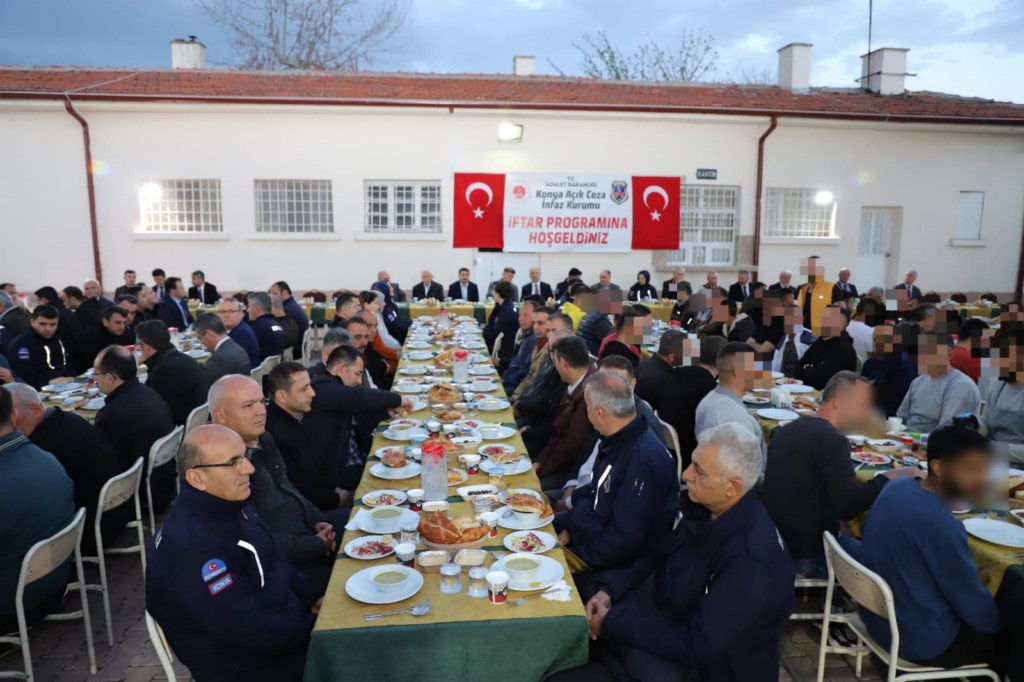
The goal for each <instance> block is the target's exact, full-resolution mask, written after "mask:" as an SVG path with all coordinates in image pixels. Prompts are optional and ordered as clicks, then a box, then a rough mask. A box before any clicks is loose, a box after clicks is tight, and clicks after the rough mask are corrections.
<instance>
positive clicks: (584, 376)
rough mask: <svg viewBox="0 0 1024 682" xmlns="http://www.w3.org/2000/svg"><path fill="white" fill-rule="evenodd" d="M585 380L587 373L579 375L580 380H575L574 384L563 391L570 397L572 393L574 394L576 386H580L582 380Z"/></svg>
mask: <svg viewBox="0 0 1024 682" xmlns="http://www.w3.org/2000/svg"><path fill="white" fill-rule="evenodd" d="M586 378H587V373H586V372H584V373H583V374H581V375H580V378H579V379H577V380H576V383H574V384H571V385H570V386H569V388H567V389H565V390H566V393H568V394H569V395H572V394H573V393H574V392H575V391H576V388H577V387H578V386H579V385H580V384H582V383H583V380H584V379H586Z"/></svg>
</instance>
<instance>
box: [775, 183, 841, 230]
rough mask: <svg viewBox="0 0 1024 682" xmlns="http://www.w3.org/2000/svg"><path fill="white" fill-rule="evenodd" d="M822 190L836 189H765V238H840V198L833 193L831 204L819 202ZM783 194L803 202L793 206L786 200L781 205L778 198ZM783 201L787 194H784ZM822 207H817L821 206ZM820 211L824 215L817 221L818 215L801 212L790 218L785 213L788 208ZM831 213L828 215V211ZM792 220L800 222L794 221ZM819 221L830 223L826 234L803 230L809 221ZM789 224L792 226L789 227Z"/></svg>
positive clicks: (790, 209) (789, 209)
mask: <svg viewBox="0 0 1024 682" xmlns="http://www.w3.org/2000/svg"><path fill="white" fill-rule="evenodd" d="M798 192H799V193H801V194H802V196H801V197H795V196H793V195H795V194H796V193H798ZM819 192H830V193H832V190H829V189H826V188H820V187H819V188H811V187H768V188H767V189H766V190H765V197H764V223H763V226H762V227H763V230H764V237H765V238H767V239H778V240H783V241H789V240H793V241H799V240H812V241H813V240H821V241H827V240H834V239H836V238H838V236H839V235H838V234H836V213H837V211H838V207H839V199H838V197H836V196H835V194H834V193H832V201H831V202H830V203H829V204H818V203H817V201H816V200H815V197H816V196H817V195H818V193H819ZM779 193H785V194H788V195H789V198H790V199H793V200H796V201H799V202H800V204H801V205H798V206H793V205H786V203H783V204H782V205H781V206H779V205H778V204H777V201H778V199H777V197H778V196H779ZM782 198H783V200H785V199H786V198H787V197H786V196H785V195H783V197H782ZM819 206H820V208H816V207H819ZM797 210H799V211H801V212H807V211H817V212H819V213H821V214H822V215H821V216H819V217H818V218H817V220H815V217H814V216H806V215H800V216H796V217H789V218H787V216H786V215H785V214H786V212H787V211H789V212H794V211H797ZM825 213H827V214H828V216H827V217H825V216H824V214H825ZM791 221H796V223H795V224H794V223H793V222H791ZM814 222H817V223H818V224H819V226H820V225H821V224H823V222H827V226H826V230H825V234H821V230H820V229H817V230H814V232H816V233H815V234H810V233H809V232H810V230H805V229H800V228H801V227H802V226H804V225H805V224H810V223H814ZM787 224H788V225H789V227H787Z"/></svg>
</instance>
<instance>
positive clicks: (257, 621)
mask: <svg viewBox="0 0 1024 682" xmlns="http://www.w3.org/2000/svg"><path fill="white" fill-rule="evenodd" d="M176 463H177V469H178V475H179V477H180V478H181V492H180V493H179V494H178V498H177V499H176V500H175V502H174V506H173V507H172V508H171V512H170V514H169V515H168V516H167V520H166V521H165V522H164V525H163V527H162V528H161V529H160V531H159V532H158V533H157V535H156V538H154V540H153V542H152V543H151V544H150V546H149V547H148V550H147V558H148V565H147V569H146V609H147V610H148V611H149V613H150V614H151V615H152V616H153V618H154V619H156V621H157V622H158V623H160V625H161V626H162V627H163V629H164V632H165V633H166V634H167V639H168V641H169V642H170V644H171V647H172V648H173V649H174V652H175V653H176V654H178V657H179V658H181V660H182V662H183V663H185V665H187V666H188V668H189V671H190V672H191V673H192V676H193V677H194V678H196V679H197V680H224V681H226V682H232V681H238V682H241V681H242V680H246V681H247V682H251V681H257V682H258V681H263V680H265V681H267V682H269V681H271V680H298V679H302V672H303V666H304V662H305V657H306V648H307V647H308V646H309V633H310V631H311V630H312V628H313V623H314V621H315V620H316V618H315V614H316V613H318V612H319V610H320V602H321V598H322V595H323V590H320V589H318V588H317V587H316V586H314V585H312V584H311V583H310V582H309V581H308V580H306V579H305V578H304V576H302V574H301V573H299V572H298V571H296V570H295V568H294V567H293V566H292V565H291V564H289V563H288V561H287V559H285V557H284V556H282V555H281V554H280V553H278V552H277V551H276V549H275V548H274V540H273V538H272V535H271V532H270V530H269V529H268V528H267V526H266V525H265V524H264V521H263V520H262V519H261V518H260V516H259V515H257V514H256V513H255V510H253V508H252V507H251V506H250V504H249V501H250V497H251V484H250V477H251V476H252V475H253V474H254V473H255V470H254V468H253V465H252V463H250V461H249V459H248V457H247V452H246V445H245V442H244V441H243V440H242V437H241V436H239V435H238V434H237V433H236V432H234V431H232V430H231V429H229V428H227V427H226V426H221V425H218V424H209V425H206V426H200V427H199V428H197V429H195V430H193V431H191V432H190V433H189V434H188V435H187V436H186V437H185V441H184V443H182V446H181V449H180V450H179V451H178V455H177V462H176Z"/></svg>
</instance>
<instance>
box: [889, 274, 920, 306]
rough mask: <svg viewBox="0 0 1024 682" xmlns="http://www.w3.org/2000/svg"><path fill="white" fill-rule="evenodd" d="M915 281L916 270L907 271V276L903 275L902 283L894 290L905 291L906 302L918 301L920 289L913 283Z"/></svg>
mask: <svg viewBox="0 0 1024 682" xmlns="http://www.w3.org/2000/svg"><path fill="white" fill-rule="evenodd" d="M916 281H917V270H907V274H905V275H903V282H902V283H901V284H897V285H896V287H895V288H896V289H906V290H907V300H911V299H913V300H915V301H916V300H919V299H920V298H921V289H919V288H918V286H917V285H916V284H914V282H916Z"/></svg>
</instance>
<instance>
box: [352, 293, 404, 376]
mask: <svg viewBox="0 0 1024 682" xmlns="http://www.w3.org/2000/svg"><path fill="white" fill-rule="evenodd" d="M356 318H357V319H360V320H362V321H363V322H364V323H365V324H366V334H367V337H368V341H367V343H366V348H365V349H364V350H363V354H364V355H366V361H367V368H374V367H376V368H378V370H377V373H376V374H375V375H374V376H373V382H374V384H376V386H377V387H378V388H383V389H390V388H391V384H392V382H394V380H395V372H396V371H397V370H398V359H399V353H398V351H396V350H394V349H392V348H388V346H387V344H386V343H384V340H383V339H382V338H381V337H380V334H378V333H377V327H378V325H379V324H380V320H379V318H378V317H377V313H375V312H373V311H372V310H366V309H363V310H361V311H359V314H358V315H357V316H356Z"/></svg>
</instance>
